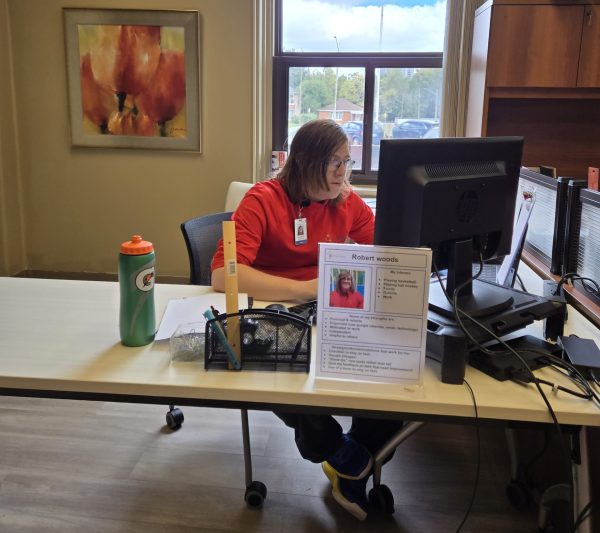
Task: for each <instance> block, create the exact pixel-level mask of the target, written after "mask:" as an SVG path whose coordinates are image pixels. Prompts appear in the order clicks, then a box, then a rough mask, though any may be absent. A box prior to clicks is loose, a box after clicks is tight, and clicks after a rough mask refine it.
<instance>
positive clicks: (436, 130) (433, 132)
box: [423, 126, 440, 139]
mask: <svg viewBox="0 0 600 533" xmlns="http://www.w3.org/2000/svg"><path fill="white" fill-rule="evenodd" d="M439 136H440V127H439V126H433V128H431V129H430V130H429V131H428V132H427V133H426V134H425V135H423V139H437V138H438V137H439Z"/></svg>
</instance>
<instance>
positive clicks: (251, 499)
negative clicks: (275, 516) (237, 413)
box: [241, 409, 267, 507]
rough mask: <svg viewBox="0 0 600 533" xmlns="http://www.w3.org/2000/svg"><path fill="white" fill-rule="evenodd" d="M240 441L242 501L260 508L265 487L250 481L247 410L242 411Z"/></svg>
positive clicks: (257, 482) (250, 460) (250, 466)
mask: <svg viewBox="0 0 600 533" xmlns="http://www.w3.org/2000/svg"><path fill="white" fill-rule="evenodd" d="M241 413H242V440H243V442H244V470H245V475H244V479H245V482H246V494H245V495H244V499H245V500H246V503H247V504H248V505H249V506H250V507H262V504H263V502H264V500H265V498H266V497H267V487H266V486H265V484H264V483H262V482H260V481H253V480H252V452H251V450H250V425H249V423H248V410H247V409H242V410H241Z"/></svg>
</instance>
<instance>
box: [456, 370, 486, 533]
mask: <svg viewBox="0 0 600 533" xmlns="http://www.w3.org/2000/svg"><path fill="white" fill-rule="evenodd" d="M463 384H464V385H465V387H467V390H468V391H469V394H470V395H471V399H472V400H473V408H474V409H475V431H476V433H477V466H476V469H475V481H474V482H473V490H472V492H471V499H470V500H469V505H468V506H467V510H466V511H465V514H464V516H463V519H462V521H461V523H460V524H459V526H458V528H457V529H456V533H459V531H460V530H461V529H462V527H463V526H464V525H465V522H466V521H467V518H468V517H469V515H470V514H471V510H472V509H473V504H474V503H475V496H476V495H477V487H478V486H479V472H480V471H481V434H480V432H479V413H478V411H477V402H476V401H475V393H474V392H473V389H472V388H471V385H469V382H468V381H467V380H466V379H463Z"/></svg>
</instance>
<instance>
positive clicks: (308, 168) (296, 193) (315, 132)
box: [277, 119, 350, 204]
mask: <svg viewBox="0 0 600 533" xmlns="http://www.w3.org/2000/svg"><path fill="white" fill-rule="evenodd" d="M347 143H348V137H346V134H345V132H344V130H343V129H342V128H341V126H340V125H339V124H337V123H336V122H334V121H333V120H324V119H317V120H311V121H310V122H307V123H306V124H304V125H302V126H301V127H300V129H299V130H298V131H297V132H296V135H294V139H293V140H292V146H291V147H290V155H289V157H288V159H287V161H286V163H285V165H284V167H283V169H282V170H281V172H280V173H279V175H278V177H277V178H278V179H279V180H280V181H281V185H282V186H283V188H284V190H285V192H286V193H287V194H288V196H289V197H290V200H291V201H292V202H294V203H300V202H302V201H303V200H305V199H307V198H308V197H309V192H310V191H311V190H313V191H314V190H319V189H326V190H329V186H328V185H327V161H328V159H329V158H330V157H331V155H332V154H333V153H335V152H336V151H337V150H338V149H339V148H340V147H342V146H343V145H345V144H347ZM349 193H350V182H349V181H348V178H344V185H343V187H342V190H341V191H340V194H339V195H338V197H337V198H335V199H334V200H332V202H333V203H334V204H337V203H338V202H339V201H340V200H342V199H343V198H345V197H346V196H348V194H349Z"/></svg>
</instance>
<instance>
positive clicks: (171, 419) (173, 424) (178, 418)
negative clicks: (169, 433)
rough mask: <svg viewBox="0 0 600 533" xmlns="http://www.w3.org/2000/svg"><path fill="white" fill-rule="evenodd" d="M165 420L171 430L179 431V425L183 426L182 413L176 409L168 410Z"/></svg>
mask: <svg viewBox="0 0 600 533" xmlns="http://www.w3.org/2000/svg"><path fill="white" fill-rule="evenodd" d="M166 419H167V426H169V427H170V428H171V429H173V430H175V429H179V428H180V427H181V424H183V411H182V410H181V409H179V408H178V407H175V408H173V409H170V410H169V411H167V416H166Z"/></svg>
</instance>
